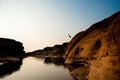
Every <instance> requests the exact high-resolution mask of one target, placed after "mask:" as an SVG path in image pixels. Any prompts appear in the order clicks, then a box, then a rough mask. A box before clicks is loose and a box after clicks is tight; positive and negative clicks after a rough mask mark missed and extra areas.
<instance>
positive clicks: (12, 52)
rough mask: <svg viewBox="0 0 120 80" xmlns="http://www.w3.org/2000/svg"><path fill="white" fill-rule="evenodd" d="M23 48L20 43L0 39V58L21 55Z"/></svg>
mask: <svg viewBox="0 0 120 80" xmlns="http://www.w3.org/2000/svg"><path fill="white" fill-rule="evenodd" d="M24 53H25V52H24V47H23V46H22V43H21V42H18V41H15V40H12V39H6V38H0V57H5V56H20V55H23V54H24Z"/></svg>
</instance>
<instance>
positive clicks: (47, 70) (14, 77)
mask: <svg viewBox="0 0 120 80" xmlns="http://www.w3.org/2000/svg"><path fill="white" fill-rule="evenodd" d="M5 65H6V66H7V67H5V66H2V64H1V65H0V76H1V78H0V80H74V79H73V78H72V77H71V75H70V73H69V70H68V69H67V68H65V67H64V66H62V65H59V66H58V65H55V64H45V63H44V59H40V58H39V59H38V58H34V57H27V58H24V59H23V60H21V61H19V62H17V63H16V62H10V63H9V64H5ZM1 66H2V67H1ZM8 66H9V67H8ZM9 68H10V69H11V70H10V69H9Z"/></svg>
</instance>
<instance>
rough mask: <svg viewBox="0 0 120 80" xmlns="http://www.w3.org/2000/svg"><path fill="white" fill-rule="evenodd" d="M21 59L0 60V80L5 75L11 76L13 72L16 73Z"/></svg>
mask: <svg viewBox="0 0 120 80" xmlns="http://www.w3.org/2000/svg"><path fill="white" fill-rule="evenodd" d="M22 60H23V59H21V58H17V60H14V58H13V59H12V58H11V59H4V58H1V59H0V62H1V64H0V78H4V77H5V76H7V75H10V74H12V73H13V72H15V71H18V70H19V69H20V66H21V65H22Z"/></svg>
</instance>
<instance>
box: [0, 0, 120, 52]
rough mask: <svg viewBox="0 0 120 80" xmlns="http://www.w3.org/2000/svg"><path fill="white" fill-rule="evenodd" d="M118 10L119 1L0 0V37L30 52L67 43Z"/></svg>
mask: <svg viewBox="0 0 120 80" xmlns="http://www.w3.org/2000/svg"><path fill="white" fill-rule="evenodd" d="M119 10H120V0H0V37H2V38H10V39H15V40H17V41H20V42H22V43H23V46H24V48H25V51H26V52H30V51H34V50H37V49H43V48H44V47H50V46H54V45H56V44H62V43H64V42H69V41H70V40H71V39H70V38H69V37H68V34H70V35H71V36H72V37H74V35H75V34H77V33H78V32H80V31H84V30H86V29H87V28H89V27H90V26H91V25H92V24H94V23H96V22H98V21H101V20H103V19H104V18H107V17H108V16H110V15H112V14H114V13H115V12H117V11H119Z"/></svg>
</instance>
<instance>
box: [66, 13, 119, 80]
mask: <svg viewBox="0 0 120 80" xmlns="http://www.w3.org/2000/svg"><path fill="white" fill-rule="evenodd" d="M64 58H65V59H66V61H65V63H66V64H73V63H74V64H75V63H76V64H84V66H87V67H88V68H89V73H88V74H86V76H85V78H86V79H88V80H120V11H119V12H117V13H115V14H113V15H112V16H110V17H108V18H106V19H104V20H102V21H100V22H98V23H96V24H94V25H92V26H91V27H90V28H88V29H87V30H85V31H83V32H80V33H78V34H77V35H76V36H75V37H74V38H73V39H72V40H71V41H70V42H69V44H68V46H67V50H66V52H65V54H64ZM71 74H72V75H73V76H74V77H76V78H77V79H78V80H82V79H80V76H81V75H80V74H81V69H80V68H77V70H76V69H74V70H72V71H71ZM85 78H84V79H83V80H86V79H85Z"/></svg>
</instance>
